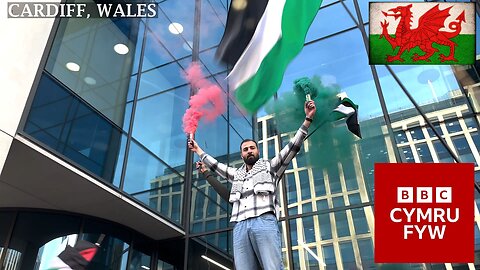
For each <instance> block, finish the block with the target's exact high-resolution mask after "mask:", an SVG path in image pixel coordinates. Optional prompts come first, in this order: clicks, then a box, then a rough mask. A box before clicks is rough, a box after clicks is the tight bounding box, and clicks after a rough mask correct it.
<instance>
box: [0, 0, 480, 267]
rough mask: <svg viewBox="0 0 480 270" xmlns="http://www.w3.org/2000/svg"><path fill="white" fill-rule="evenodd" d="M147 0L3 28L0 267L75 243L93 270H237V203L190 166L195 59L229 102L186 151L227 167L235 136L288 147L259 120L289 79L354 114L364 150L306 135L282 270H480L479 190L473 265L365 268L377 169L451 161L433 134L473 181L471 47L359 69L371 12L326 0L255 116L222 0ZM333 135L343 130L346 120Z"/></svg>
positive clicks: (43, 262)
mask: <svg viewBox="0 0 480 270" xmlns="http://www.w3.org/2000/svg"><path fill="white" fill-rule="evenodd" d="M76 2H84V1H76ZM87 2H97V1H93V0H92V1H87ZM155 2H156V3H158V18H148V19H147V18H113V19H108V18H96V19H93V18H92V19H83V18H57V19H45V18H42V19H24V20H23V19H5V20H4V19H0V20H1V21H2V34H4V36H5V37H6V38H5V39H6V41H5V42H4V44H5V47H4V48H3V47H2V48H3V49H2V51H1V52H0V53H1V59H2V62H1V63H0V66H1V70H2V71H4V72H2V75H0V76H2V79H3V80H2V89H4V90H2V91H0V110H1V113H2V117H0V130H1V132H0V268H1V269H9V270H10V269H15V270H17V269H48V267H50V264H51V262H52V260H53V259H54V258H55V256H57V255H58V254H59V253H60V252H61V251H63V250H64V249H65V247H66V245H74V244H75V242H76V241H77V240H78V239H83V240H87V241H90V242H92V243H96V242H97V243H99V246H100V247H99V249H98V252H97V254H96V255H95V257H94V259H93V261H92V263H91V264H90V265H89V266H88V269H119V270H120V269H122V270H123V269H157V270H173V269H233V251H232V226H233V225H232V224H229V218H230V211H231V209H230V208H231V206H230V204H229V203H228V202H225V201H223V200H222V199H221V198H220V196H218V194H216V193H215V191H214V190H213V188H212V187H211V186H210V185H209V184H208V183H207V181H206V180H205V179H202V177H200V176H199V175H198V173H197V172H196V171H195V169H194V166H193V164H194V162H195V161H196V160H197V157H195V156H193V155H192V153H190V152H189V151H188V149H187V147H186V136H185V134H184V132H183V130H182V117H183V114H184V112H185V110H186V109H187V108H188V107H189V104H188V101H189V98H190V96H192V95H193V94H194V93H195V89H191V88H190V86H189V85H188V83H187V81H186V79H185V78H184V76H183V73H184V71H185V70H186V69H187V68H188V66H189V65H190V63H192V61H198V62H199V63H200V65H201V67H202V72H203V73H204V74H205V75H206V78H207V79H208V80H209V81H211V82H212V83H214V84H217V85H218V86H219V87H221V89H222V90H223V95H224V98H225V101H226V108H225V112H224V113H223V114H222V115H221V116H220V117H218V118H217V119H215V120H214V121H211V122H208V121H202V122H200V125H199V128H198V130H197V133H196V134H195V138H196V140H197V142H198V143H199V144H200V146H201V147H202V148H203V149H204V150H205V151H206V152H207V153H209V154H211V155H212V156H214V157H216V158H217V159H218V160H220V161H221V162H223V163H226V164H228V165H230V166H233V167H237V168H238V167H239V166H240V165H241V164H242V162H243V161H242V160H241V158H240V153H239V145H240V142H241V141H242V140H243V139H245V138H255V139H257V140H258V142H259V146H260V152H261V156H263V157H264V158H272V157H273V156H274V155H275V154H276V153H278V151H279V150H280V149H281V148H282V147H283V146H285V145H286V144H287V143H288V140H289V139H290V138H291V136H292V133H291V132H290V131H280V130H281V129H280V126H281V124H282V120H283V119H281V117H277V116H275V115H274V114H272V113H271V112H270V111H269V109H268V108H269V106H271V105H272V104H273V105H275V104H276V102H278V100H279V99H281V98H282V97H283V96H284V95H285V94H286V93H288V92H290V91H292V83H293V81H294V80H295V79H297V78H300V77H313V76H318V77H319V78H320V79H321V81H322V83H323V84H324V85H325V86H327V87H330V86H332V87H335V88H337V89H341V91H345V92H346V93H347V95H348V96H349V97H350V98H351V99H352V100H353V101H354V102H355V103H357V104H358V105H359V106H360V109H359V120H360V125H361V129H362V135H363V138H362V139H358V138H354V137H353V136H351V137H350V139H349V141H348V143H347V144H344V145H343V146H342V147H341V148H340V146H339V145H336V144H335V143H336V142H335V140H332V141H331V145H333V146H335V147H333V148H328V150H326V149H327V148H322V147H320V146H321V145H320V146H319V145H316V141H314V140H311V139H309V140H307V141H306V142H305V143H304V145H303V147H302V149H301V151H300V152H299V154H298V155H297V157H296V158H295V159H294V160H293V161H292V162H291V164H290V165H289V167H288V168H287V170H286V173H285V175H284V178H283V180H282V184H281V186H280V189H279V193H280V199H281V205H282V213H281V219H280V226H281V229H282V240H283V241H282V250H283V256H284V265H285V269H291V270H293V269H302V270H303V269H322V270H324V269H345V270H347V269H387V268H388V267H394V268H395V267H396V269H448V270H450V269H476V268H478V267H480V261H479V260H478V257H479V256H478V255H479V254H480V230H479V228H480V216H479V211H478V204H479V203H480V201H479V198H480V195H479V194H476V219H475V220H476V221H475V237H476V238H475V244H476V245H475V250H476V251H475V252H476V257H477V260H476V261H475V262H474V263H470V264H450V263H448V262H445V263H443V264H424V263H422V262H419V263H417V264H406V265H378V264H375V263H374V258H373V252H374V246H373V238H374V237H375V235H374V227H373V224H374V205H375V202H374V196H373V193H374V186H373V179H374V173H375V172H374V164H375V163H378V162H453V160H454V159H453V157H452V156H450V154H449V151H447V150H448V149H446V148H445V146H444V145H443V144H441V143H440V142H439V138H438V135H439V136H442V137H443V138H444V139H445V140H446V142H447V146H448V147H449V148H450V149H451V150H452V151H453V153H455V154H456V155H457V156H458V157H459V159H460V160H461V161H462V162H474V163H475V164H476V167H475V170H476V172H475V180H476V181H477V182H480V178H479V177H480V173H479V171H480V167H479V166H478V164H479V162H480V156H479V154H478V153H479V150H480V137H479V125H478V121H479V119H480V116H479V112H480V105H479V104H480V90H479V89H480V88H479V86H480V77H479V71H480V65H479V61H478V59H479V56H478V55H480V53H479V51H480V50H479V48H480V42H477V44H476V46H477V61H476V64H475V65H471V66H436V65H425V66H391V69H392V72H393V73H394V75H396V77H397V78H398V79H399V81H397V80H396V79H395V76H393V74H392V73H391V72H390V70H388V69H387V68H386V67H385V66H370V65H369V64H368V34H367V33H368V29H369V18H368V7H369V2H368V1H364V0H345V1H335V0H325V1H324V2H323V4H322V7H321V8H320V10H319V11H318V15H317V16H316V18H315V20H314V22H313V24H312V26H311V28H310V30H309V32H308V34H307V37H306V41H305V46H304V48H303V50H302V51H301V52H300V54H299V55H298V56H297V57H296V58H295V59H294V60H293V62H292V63H291V64H290V65H289V66H288V69H287V71H286V73H285V76H284V80H283V83H282V85H281V86H280V89H279V91H278V93H277V96H276V97H274V98H272V100H270V101H269V104H267V106H265V109H264V108H262V109H261V110H260V111H259V112H258V113H257V114H256V115H248V114H246V113H244V111H243V110H242V109H241V108H240V106H238V104H236V102H235V100H234V99H232V97H233V96H234V94H233V93H232V90H231V89H229V88H228V86H227V80H226V76H227V73H228V71H229V70H230V68H231V67H228V66H225V65H222V64H220V63H218V62H217V61H216V60H215V58H214V55H215V51H216V49H217V46H218V43H219V42H220V39H221V37H222V34H223V31H224V29H225V22H226V16H227V10H228V8H229V6H230V4H231V1H229V0H184V1H179V0H166V1H155ZM476 16H477V26H476V28H477V30H478V29H479V25H480V20H479V19H478V11H477V13H476ZM333 21H334V22H335V23H331V22H333ZM17 33H29V34H28V35H18V34H17ZM400 83H402V84H403V85H404V86H405V88H406V89H407V91H409V93H410V94H411V95H412V96H413V98H414V100H415V101H416V103H418V104H419V109H420V110H421V111H422V113H423V114H425V116H426V117H427V119H428V120H429V121H431V122H432V123H433V125H434V128H435V130H436V131H437V133H438V134H435V132H433V130H431V129H430V127H429V126H428V125H427V123H426V121H425V119H424V118H423V117H422V113H420V111H419V110H418V109H417V108H415V106H414V105H413V103H412V102H411V100H409V99H408V97H407V95H405V93H404V91H403V89H402V88H401V86H400ZM279 118H280V119H279ZM295 125H296V123H295ZM298 125H300V123H298ZM332 130H333V131H335V132H341V133H343V134H346V132H347V130H346V128H345V126H344V125H343V124H340V123H338V124H335V125H334V126H333V128H332ZM291 131H292V132H293V131H294V130H291ZM319 132H320V131H319ZM337 146H338V147H337ZM316 149H318V151H317V150H316ZM322 149H323V150H322ZM331 149H333V150H335V151H332V150H331ZM340 152H341V155H340V154H339V153H340ZM315 158H319V160H320V162H318V160H316V161H315ZM220 181H222V183H224V184H225V185H228V184H227V183H226V181H224V180H220ZM213 262H215V263H218V264H220V265H222V266H223V267H225V268H219V267H220V266H218V265H217V264H215V263H213Z"/></svg>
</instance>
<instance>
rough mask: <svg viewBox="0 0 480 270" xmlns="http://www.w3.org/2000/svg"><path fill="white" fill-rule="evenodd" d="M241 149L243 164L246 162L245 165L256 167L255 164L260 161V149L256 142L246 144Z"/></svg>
mask: <svg viewBox="0 0 480 270" xmlns="http://www.w3.org/2000/svg"><path fill="white" fill-rule="evenodd" d="M241 149H242V153H241V155H242V159H243V162H245V164H247V165H254V164H255V162H257V160H258V159H259V155H258V148H257V145H256V144H255V142H252V141H248V142H244V143H242V145H241Z"/></svg>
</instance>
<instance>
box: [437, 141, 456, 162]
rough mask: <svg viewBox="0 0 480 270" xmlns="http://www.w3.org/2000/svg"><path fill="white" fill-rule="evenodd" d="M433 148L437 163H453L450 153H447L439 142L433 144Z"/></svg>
mask: <svg viewBox="0 0 480 270" xmlns="http://www.w3.org/2000/svg"><path fill="white" fill-rule="evenodd" d="M433 148H435V152H436V153H437V157H438V160H439V162H445V163H448V162H453V158H452V156H451V155H450V153H449V152H448V151H447V149H446V148H445V146H443V144H442V143H441V142H439V141H434V142H433Z"/></svg>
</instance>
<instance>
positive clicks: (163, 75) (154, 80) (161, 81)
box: [138, 62, 190, 112]
mask: <svg viewBox="0 0 480 270" xmlns="http://www.w3.org/2000/svg"><path fill="white" fill-rule="evenodd" d="M182 72H183V70H182V69H181V67H180V66H179V65H178V63H176V62H172V63H170V64H167V65H164V66H160V67H158V68H156V69H153V70H150V71H147V72H145V73H143V74H142V77H141V79H140V86H139V87H140V88H139V89H138V98H139V99H141V98H144V97H147V96H150V95H153V94H157V93H160V92H163V91H166V90H170V89H174V88H175V87H178V86H182V85H185V84H187V81H186V79H185V78H184V77H183V76H182ZM189 94H190V92H189ZM158 108H161V107H158ZM182 112H184V111H182Z"/></svg>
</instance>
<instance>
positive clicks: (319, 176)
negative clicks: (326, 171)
mask: <svg viewBox="0 0 480 270" xmlns="http://www.w3.org/2000/svg"><path fill="white" fill-rule="evenodd" d="M312 172H313V185H314V187H315V196H317V197H320V196H325V195H326V189H325V181H324V178H323V171H322V169H320V168H313V169H312Z"/></svg>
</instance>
